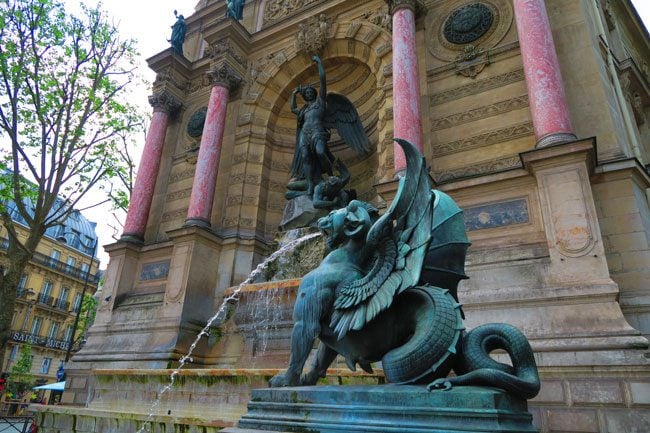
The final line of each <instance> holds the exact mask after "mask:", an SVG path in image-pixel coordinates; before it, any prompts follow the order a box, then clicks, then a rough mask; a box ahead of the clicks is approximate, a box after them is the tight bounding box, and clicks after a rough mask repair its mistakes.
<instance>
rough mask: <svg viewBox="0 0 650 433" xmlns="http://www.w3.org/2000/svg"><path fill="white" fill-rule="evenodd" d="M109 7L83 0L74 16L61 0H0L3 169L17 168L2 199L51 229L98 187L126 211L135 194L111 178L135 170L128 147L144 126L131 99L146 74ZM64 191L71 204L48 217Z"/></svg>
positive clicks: (3, 186) (2, 183)
mask: <svg viewBox="0 0 650 433" xmlns="http://www.w3.org/2000/svg"><path fill="white" fill-rule="evenodd" d="M100 7H101V6H98V7H97V8H90V7H87V6H83V5H82V11H81V13H80V15H79V16H74V15H71V14H68V13H67V12H66V10H65V8H64V5H63V4H62V3H61V2H59V1H56V0H7V1H4V2H1V3H0V40H2V44H0V95H1V96H0V128H1V129H2V130H3V132H4V134H3V135H4V137H5V139H7V138H8V139H9V141H10V142H11V147H10V150H7V148H6V147H4V146H3V147H2V150H0V165H1V166H2V167H6V168H8V169H10V170H11V171H13V173H14V174H15V175H4V176H2V177H0V199H5V200H6V199H11V200H14V201H18V200H21V199H22V200H21V202H22V201H24V199H29V201H31V202H32V204H33V205H34V207H35V208H36V209H35V212H34V213H37V214H38V213H39V211H41V210H42V212H40V214H41V217H42V218H44V219H45V223H46V224H47V226H48V227H49V226H51V225H55V224H56V223H57V222H58V221H61V220H62V219H64V218H65V216H67V211H68V209H70V208H72V207H74V206H75V204H76V203H77V202H78V201H79V199H80V198H81V197H83V196H84V195H85V194H86V193H87V192H88V191H89V190H91V189H93V188H94V187H99V188H104V189H107V190H110V193H108V194H107V195H108V196H115V197H117V198H118V201H119V203H118V205H119V206H120V207H123V206H124V200H125V199H126V197H128V191H124V188H123V187H122V189H120V190H118V191H112V189H113V186H112V182H111V179H113V178H115V177H116V176H121V175H123V174H124V173H126V172H130V171H131V169H132V162H131V161H130V159H129V161H124V159H123V153H124V152H123V151H122V150H121V148H122V147H123V146H125V145H127V144H128V140H126V141H125V134H129V133H131V131H132V130H133V128H141V126H142V124H143V116H142V115H141V114H140V113H138V111H137V109H136V108H135V106H133V105H132V104H129V103H128V102H126V98H127V96H128V95H127V93H126V91H127V85H128V84H129V83H131V82H132V81H133V80H135V79H138V78H137V77H136V76H135V75H134V73H133V71H134V69H135V55H136V52H135V48H134V47H135V45H134V41H133V40H130V39H127V40H122V39H121V38H120V37H119V35H118V33H117V28H116V27H115V26H114V25H113V24H112V23H111V22H110V21H109V19H108V18H107V16H106V15H105V13H104V12H103V11H102V10H101V9H100ZM138 138H139V137H138ZM24 179H29V180H31V181H35V183H36V184H38V189H37V190H35V191H32V190H33V188H32V190H29V188H26V187H25V182H24ZM122 184H123V183H122V182H118V185H122ZM127 188H128V185H127ZM57 196H59V197H62V198H64V199H65V200H66V201H67V203H68V204H69V205H70V206H66V208H65V209H60V210H59V212H57V209H54V212H51V213H48V211H50V210H51V208H52V204H53V203H54V200H55V198H56V197H57ZM19 210H20V211H21V214H22V213H23V212H24V213H25V215H22V216H23V217H26V218H25V219H26V221H27V222H28V223H30V222H31V219H32V216H31V215H29V212H27V210H26V209H22V206H19Z"/></svg>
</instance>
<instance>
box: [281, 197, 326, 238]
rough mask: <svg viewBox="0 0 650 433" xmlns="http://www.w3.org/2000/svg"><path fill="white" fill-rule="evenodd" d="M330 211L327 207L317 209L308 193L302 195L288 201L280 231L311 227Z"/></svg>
mask: <svg viewBox="0 0 650 433" xmlns="http://www.w3.org/2000/svg"><path fill="white" fill-rule="evenodd" d="M328 213H329V211H328V210H326V209H316V208H314V205H313V203H312V201H311V200H310V199H309V197H307V196H306V195H300V196H298V197H295V198H292V199H291V200H289V201H288V202H287V205H286V206H285V208H284V213H283V214H282V221H281V222H280V227H279V229H280V231H287V230H292V229H297V228H302V227H309V226H310V225H311V224H313V223H315V222H316V221H318V218H320V217H322V216H325V215H327V214H328Z"/></svg>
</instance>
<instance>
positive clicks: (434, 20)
mask: <svg viewBox="0 0 650 433" xmlns="http://www.w3.org/2000/svg"><path fill="white" fill-rule="evenodd" d="M429 12H430V13H429V14H428V15H427V16H428V17H431V18H429V20H428V22H427V24H426V27H427V29H426V37H427V42H428V47H427V48H428V50H429V52H430V53H431V54H432V55H433V56H435V57H437V58H438V59H440V60H445V61H455V60H456V59H457V58H458V56H459V54H461V53H462V52H463V50H464V49H465V47H467V46H468V45H472V46H474V47H476V48H477V49H491V48H494V47H496V46H497V45H498V44H499V42H501V41H502V40H503V38H504V37H505V36H506V34H507V33H508V31H509V30H510V28H511V27H512V22H513V18H514V13H513V9H512V2H511V1H509V0H481V1H469V0H450V1H446V2H440V3H438V5H437V6H434V7H433V8H432V9H431V10H430V11H429Z"/></svg>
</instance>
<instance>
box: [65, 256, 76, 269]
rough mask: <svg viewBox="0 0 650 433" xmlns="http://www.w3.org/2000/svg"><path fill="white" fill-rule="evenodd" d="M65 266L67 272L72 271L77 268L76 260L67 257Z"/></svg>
mask: <svg viewBox="0 0 650 433" xmlns="http://www.w3.org/2000/svg"><path fill="white" fill-rule="evenodd" d="M65 264H66V265H68V271H72V270H73V269H74V267H75V266H77V259H76V258H74V257H72V256H68V260H67V261H66V262H65Z"/></svg>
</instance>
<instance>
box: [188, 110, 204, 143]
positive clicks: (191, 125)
mask: <svg viewBox="0 0 650 433" xmlns="http://www.w3.org/2000/svg"><path fill="white" fill-rule="evenodd" d="M207 112H208V107H201V108H199V109H198V110H196V111H195V112H194V114H192V116H191V117H190V120H189V121H188V122H187V135H189V136H190V137H192V138H197V137H200V136H201V134H203V124H205V115H206V114H207Z"/></svg>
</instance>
